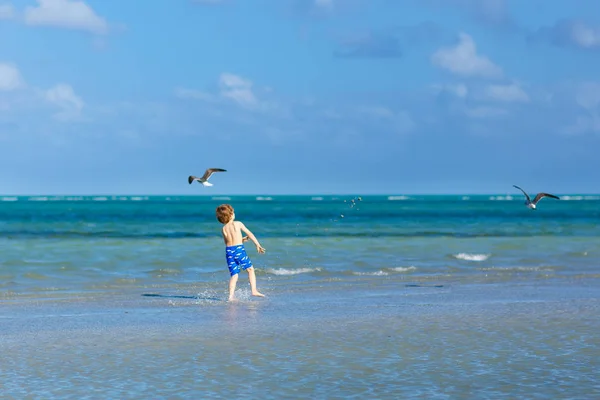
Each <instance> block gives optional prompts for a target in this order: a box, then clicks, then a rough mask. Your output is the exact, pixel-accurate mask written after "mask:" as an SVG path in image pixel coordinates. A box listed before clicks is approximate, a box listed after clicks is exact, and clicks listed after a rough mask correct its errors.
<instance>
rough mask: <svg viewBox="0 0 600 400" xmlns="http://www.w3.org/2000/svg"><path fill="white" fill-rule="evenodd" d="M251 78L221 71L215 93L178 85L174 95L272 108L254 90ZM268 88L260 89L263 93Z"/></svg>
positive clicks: (181, 97)
mask: <svg viewBox="0 0 600 400" xmlns="http://www.w3.org/2000/svg"><path fill="white" fill-rule="evenodd" d="M253 87H254V84H253V82H252V81H251V80H249V79H246V78H243V77H241V76H239V75H235V74H232V73H229V72H223V73H222V74H221V75H220V76H219V80H218V90H217V91H216V93H215V92H214V91H213V92H212V93H211V92H209V91H201V90H196V89H189V88H183V87H179V88H176V89H175V96H176V97H179V98H180V99H193V100H200V101H204V102H208V103H220V102H233V103H235V104H237V105H238V106H240V107H242V108H245V109H248V110H253V111H259V110H262V111H266V110H274V109H275V108H276V106H275V105H274V104H270V103H267V102H265V101H261V100H260V99H259V98H258V97H257V95H256V94H255V91H254V88H253ZM271 91H272V90H271V89H269V88H265V89H263V90H262V92H263V94H264V93H268V92H271Z"/></svg>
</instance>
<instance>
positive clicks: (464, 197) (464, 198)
mask: <svg viewBox="0 0 600 400" xmlns="http://www.w3.org/2000/svg"><path fill="white" fill-rule="evenodd" d="M462 199H463V200H470V199H471V198H470V197H469V196H463V197H462Z"/></svg>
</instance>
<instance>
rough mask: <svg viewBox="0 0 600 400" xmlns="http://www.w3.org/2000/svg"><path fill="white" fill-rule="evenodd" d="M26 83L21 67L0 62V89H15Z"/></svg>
mask: <svg viewBox="0 0 600 400" xmlns="http://www.w3.org/2000/svg"><path fill="white" fill-rule="evenodd" d="M23 84H24V82H23V78H22V77H21V73H20V72H19V69H18V68H17V67H16V66H15V65H13V64H8V63H0V91H9V90H15V89H18V88H19V87H21V86H22V85H23Z"/></svg>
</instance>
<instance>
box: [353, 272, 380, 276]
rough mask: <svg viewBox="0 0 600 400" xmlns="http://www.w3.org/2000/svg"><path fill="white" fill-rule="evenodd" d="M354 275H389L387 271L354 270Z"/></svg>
mask: <svg viewBox="0 0 600 400" xmlns="http://www.w3.org/2000/svg"><path fill="white" fill-rule="evenodd" d="M352 275H360V276H386V275H389V274H388V273H387V272H385V271H375V272H355V271H353V272H352Z"/></svg>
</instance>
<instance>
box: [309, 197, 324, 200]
mask: <svg viewBox="0 0 600 400" xmlns="http://www.w3.org/2000/svg"><path fill="white" fill-rule="evenodd" d="M311 200H313V201H321V200H323V198H322V197H311Z"/></svg>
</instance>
